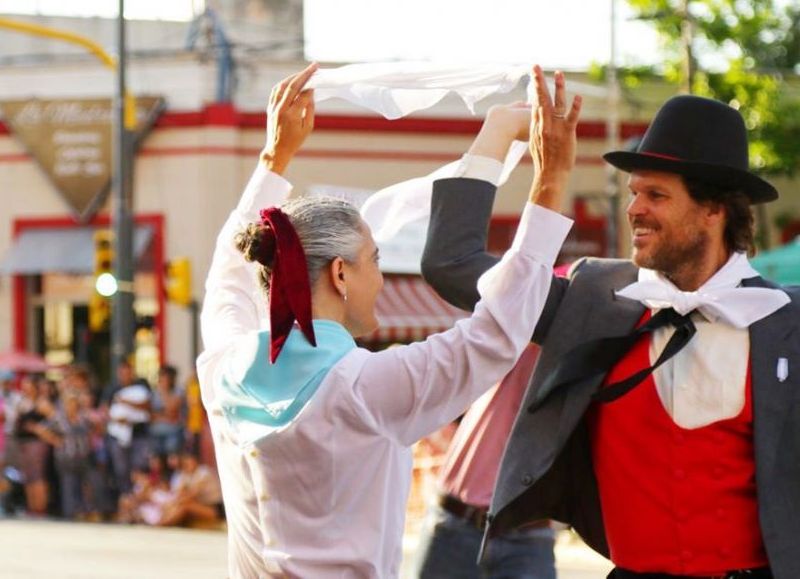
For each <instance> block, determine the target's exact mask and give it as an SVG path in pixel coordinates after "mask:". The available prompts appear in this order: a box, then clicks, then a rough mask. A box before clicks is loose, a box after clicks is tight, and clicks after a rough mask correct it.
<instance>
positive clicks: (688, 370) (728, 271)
mask: <svg viewBox="0 0 800 579" xmlns="http://www.w3.org/2000/svg"><path fill="white" fill-rule="evenodd" d="M756 276H758V273H757V272H756V271H755V270H754V269H753V268H752V267H751V266H750V264H749V262H748V260H747V256H745V255H744V254H743V253H735V254H733V255H732V256H731V257H730V259H729V260H728V262H727V263H726V264H725V265H724V266H723V267H722V268H721V269H720V270H719V271H718V272H717V273H716V274H715V275H714V276H712V277H711V279H709V280H708V281H707V282H706V283H705V284H703V286H702V287H701V288H700V289H699V290H697V291H695V292H683V291H680V290H679V289H677V288H676V287H675V286H674V285H673V284H672V283H670V282H669V281H668V280H667V279H665V278H664V277H663V276H661V275H659V274H658V273H656V272H655V271H652V270H648V269H640V270H639V281H637V282H635V283H633V284H631V285H629V286H627V287H626V288H624V289H622V290H620V291H618V292H617V295H620V296H623V297H627V298H631V299H635V300H637V301H640V302H642V303H643V304H644V305H645V306H647V307H649V308H656V309H660V308H665V307H673V308H675V310H676V311H678V312H679V313H681V314H685V313H687V312H689V311H691V310H693V309H697V310H698V311H699V312H700V313H701V314H702V315H701V316H694V321H695V325H696V327H697V335H696V336H695V337H694V338H693V339H692V340H690V341H689V343H688V344H687V345H686V347H685V348H684V349H683V350H681V351H680V352H679V353H678V354H677V355H676V356H674V357H673V358H671V359H670V360H668V361H667V362H666V363H664V365H662V366H661V367H659V368H657V369H656V370H655V371H654V372H653V380H654V381H655V385H656V392H657V393H658V397H659V399H660V400H661V404H662V406H663V407H664V410H665V411H666V412H667V414H668V415H669V416H670V418H672V420H673V421H674V422H675V424H677V425H678V426H680V427H681V428H685V429H695V428H702V427H703V426H708V425H709V424H713V423H714V422H719V421H721V420H727V419H730V418H734V417H736V416H738V415H739V413H741V411H742V409H743V408H744V405H745V399H746V391H745V384H746V383H747V368H748V362H749V359H750V356H749V355H748V354H749V351H750V334H749V332H748V330H747V327H748V326H749V325H750V324H752V323H754V322H756V321H758V320H760V319H762V318H765V317H766V316H768V315H769V314H771V313H773V312H774V311H776V310H778V309H780V308H781V307H783V306H784V305H785V304H787V303H789V301H790V300H789V296H787V295H786V294H785V293H784V292H782V291H780V290H776V289H769V288H744V287H741V281H742V280H743V279H748V278H751V277H756ZM717 321H719V322H722V323H715V322H717ZM674 331H675V329H674V328H672V327H668V328H660V329H658V330H656V331H655V332H653V336H652V339H651V341H650V352H649V355H650V362H651V363H653V361H654V360H656V359H658V356H659V355H660V354H661V352H662V351H663V350H664V347H665V346H666V344H667V341H668V340H669V338H670V337H671V336H672V334H673V333H674Z"/></svg>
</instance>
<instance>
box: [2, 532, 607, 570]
mask: <svg viewBox="0 0 800 579" xmlns="http://www.w3.org/2000/svg"><path fill="white" fill-rule="evenodd" d="M556 555H557V558H558V561H559V575H558V576H559V579H601V578H603V577H605V573H604V572H607V570H608V567H609V566H608V563H607V562H605V561H604V560H603V559H602V558H600V557H598V556H596V555H594V554H593V553H591V552H590V551H589V550H588V549H587V548H586V547H585V546H582V545H580V544H579V543H577V542H575V541H573V540H571V539H570V538H569V537H568V536H566V535H564V536H562V537H561V538H560V539H559V543H558V547H557V549H556ZM0 561H1V562H2V563H0V577H2V579H144V578H146V579H159V578H165V579H166V578H169V579H181V578H184V577H185V578H187V579H221V578H224V577H225V534H224V533H221V532H218V531H194V530H183V529H154V528H146V527H130V526H121V525H100V524H81V523H59V522H51V521H29V520H2V521H0Z"/></svg>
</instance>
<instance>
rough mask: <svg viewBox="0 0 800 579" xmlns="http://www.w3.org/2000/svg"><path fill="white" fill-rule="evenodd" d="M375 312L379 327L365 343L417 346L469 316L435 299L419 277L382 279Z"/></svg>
mask: <svg viewBox="0 0 800 579" xmlns="http://www.w3.org/2000/svg"><path fill="white" fill-rule="evenodd" d="M375 310H376V314H377V317H378V322H379V323H380V327H379V328H378V329H377V330H376V331H375V332H373V333H372V334H370V335H369V336H367V337H365V338H364V339H363V341H365V342H373V343H375V342H416V341H420V340H424V339H425V338H426V337H428V336H429V335H430V334H435V333H436V332H442V331H444V330H447V329H449V328H452V327H453V325H455V323H456V321H458V320H460V319H461V318H465V317H467V316H468V315H469V313H468V312H465V311H464V310H460V309H458V308H455V307H453V306H451V305H450V304H448V303H447V302H445V301H444V300H443V299H442V298H440V297H439V296H438V295H436V292H435V291H434V290H433V289H432V288H431V287H430V286H428V285H427V284H426V283H425V282H424V281H423V279H422V278H421V277H419V276H415V275H412V276H390V275H387V276H386V277H385V278H384V282H383V290H382V291H381V293H380V294H379V295H378V300H377V302H376V304H375Z"/></svg>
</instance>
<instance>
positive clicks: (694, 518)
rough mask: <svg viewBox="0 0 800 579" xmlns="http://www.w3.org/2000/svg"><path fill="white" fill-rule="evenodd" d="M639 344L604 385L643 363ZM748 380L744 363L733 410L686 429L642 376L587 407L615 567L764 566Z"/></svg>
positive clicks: (702, 571)
mask: <svg viewBox="0 0 800 579" xmlns="http://www.w3.org/2000/svg"><path fill="white" fill-rule="evenodd" d="M648 318H649V314H647V313H646V314H645V317H644V318H642V320H641V321H642V322H644V321H646V319H648ZM649 347H650V337H649V335H648V336H646V337H644V338H643V339H642V340H640V341H639V342H638V343H637V344H636V346H635V347H634V348H633V349H632V350H631V351H630V352H628V354H627V355H626V356H625V357H624V358H623V359H622V360H621V361H620V362H619V363H618V364H617V365H616V367H615V368H614V369H613V370H612V371H611V372H610V373H609V375H608V377H607V382H608V383H610V382H614V381H617V380H621V379H624V378H626V377H628V376H630V375H631V374H634V373H635V372H636V371H638V370H640V369H642V368H646V367H647V366H649V365H650V357H649ZM750 383H751V381H750V371H749V369H748V372H747V384H746V389H747V390H746V392H747V394H746V402H745V406H744V409H743V410H742V412H741V413H740V414H739V415H738V416H736V417H735V418H731V419H728V420H722V421H719V422H716V423H713V424H710V425H708V426H705V427H702V428H697V429H692V430H686V429H684V428H681V427H680V426H678V425H677V424H675V423H674V422H673V421H672V418H670V416H669V414H667V411H666V410H665V409H664V407H663V405H662V403H661V400H660V399H659V397H658V393H657V391H656V387H655V382H654V380H653V378H652V376H650V377H648V379H647V380H645V381H644V382H642V383H641V384H640V385H639V386H637V387H636V388H634V389H633V390H632V391H631V392H629V393H628V394H626V395H625V396H623V397H622V398H620V399H618V400H616V401H614V402H611V403H609V404H596V405H594V407H593V408H592V410H591V412H590V414H589V424H590V428H591V433H592V457H593V460H594V469H595V473H596V475H597V482H598V487H599V491H600V503H601V505H602V509H603V521H604V524H605V530H606V536H607V538H608V543H609V547H610V551H611V560H612V561H613V562H614V564H615V565H617V566H619V567H624V568H626V569H629V570H632V571H638V572H655V573H672V574H676V575H715V574H720V573H723V572H725V571H728V570H731V569H746V568H751V567H761V566H766V565H767V564H768V563H767V556H766V553H765V551H764V546H763V543H762V540H761V529H760V527H759V523H758V506H757V503H756V480H755V460H754V456H753V411H752V402H751V384H750Z"/></svg>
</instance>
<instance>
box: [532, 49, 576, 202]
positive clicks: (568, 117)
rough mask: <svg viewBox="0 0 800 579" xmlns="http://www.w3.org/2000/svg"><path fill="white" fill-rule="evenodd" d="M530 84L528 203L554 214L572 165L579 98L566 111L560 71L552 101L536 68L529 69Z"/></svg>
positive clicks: (539, 69) (556, 78)
mask: <svg viewBox="0 0 800 579" xmlns="http://www.w3.org/2000/svg"><path fill="white" fill-rule="evenodd" d="M533 81H534V83H535V85H536V97H537V103H536V110H535V113H534V115H533V123H532V124H531V130H530V139H529V143H530V149H531V156H532V157H533V167H534V171H535V174H534V178H533V185H532V187H531V195H530V200H531V202H533V203H537V204H539V205H543V206H544V207H548V208H549V209H553V210H555V211H558V210H560V208H561V198H562V197H563V194H564V191H565V190H566V186H567V180H568V179H569V174H570V171H572V167H573V166H574V165H575V149H576V144H577V134H576V128H577V126H578V117H579V115H580V110H581V97H580V96H576V97H575V98H574V99H573V101H572V106H571V107H570V109H569V110H567V108H566V95H565V92H566V91H565V87H564V74H563V73H561V72H556V74H555V84H556V90H555V99H552V98H551V97H550V91H549V90H548V88H547V82H546V81H545V78H544V73H542V69H541V68H540V67H539V66H538V65H537V66H534V67H533Z"/></svg>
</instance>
